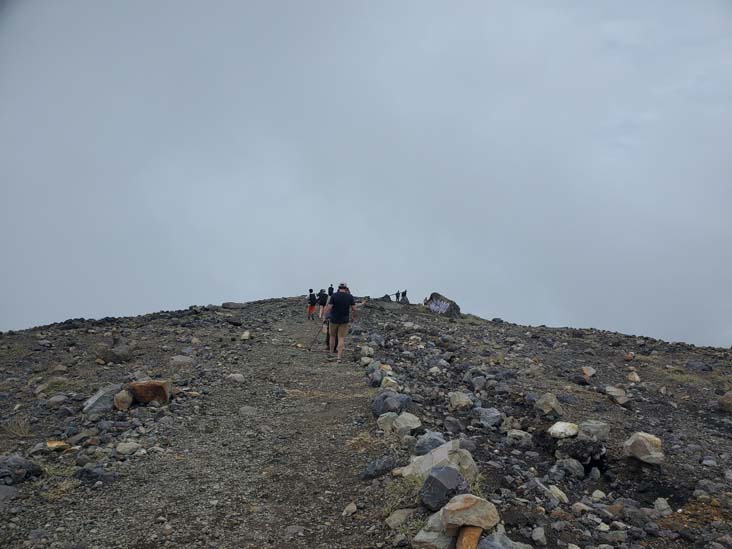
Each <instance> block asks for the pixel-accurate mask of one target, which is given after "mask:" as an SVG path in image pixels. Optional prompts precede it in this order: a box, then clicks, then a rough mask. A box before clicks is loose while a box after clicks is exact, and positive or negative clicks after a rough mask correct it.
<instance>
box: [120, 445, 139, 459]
mask: <svg viewBox="0 0 732 549" xmlns="http://www.w3.org/2000/svg"><path fill="white" fill-rule="evenodd" d="M140 448H142V446H141V445H140V444H138V443H137V442H120V443H119V444H117V453H118V454H119V455H121V456H130V455H132V454H134V453H135V452H137V451H138V450H139V449H140Z"/></svg>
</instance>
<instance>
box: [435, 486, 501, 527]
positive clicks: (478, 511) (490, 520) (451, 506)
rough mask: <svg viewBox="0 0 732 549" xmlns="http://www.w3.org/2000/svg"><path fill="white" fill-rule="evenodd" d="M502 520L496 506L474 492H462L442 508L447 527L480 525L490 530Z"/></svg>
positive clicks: (443, 521) (443, 519)
mask: <svg viewBox="0 0 732 549" xmlns="http://www.w3.org/2000/svg"><path fill="white" fill-rule="evenodd" d="M499 521H500V517H499V516H498V510H497V509H496V506H495V505H493V504H492V503H491V502H490V501H486V500H484V499H483V498H479V497H477V496H474V495H472V494H460V495H459V496H455V497H454V498H452V499H451V500H450V502H449V503H448V504H447V505H445V506H444V507H443V508H442V523H443V525H444V526H445V528H456V527H460V526H479V527H480V528H484V529H486V530H490V529H491V528H493V527H494V526H495V525H496V524H498V522H499Z"/></svg>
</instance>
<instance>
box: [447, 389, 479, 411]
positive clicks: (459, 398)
mask: <svg viewBox="0 0 732 549" xmlns="http://www.w3.org/2000/svg"><path fill="white" fill-rule="evenodd" d="M447 398H448V399H449V400H450V408H452V409H453V410H468V409H470V408H472V406H473V401H472V400H470V397H469V396H468V395H467V394H466V393H462V392H459V391H454V392H450V393H448V394H447Z"/></svg>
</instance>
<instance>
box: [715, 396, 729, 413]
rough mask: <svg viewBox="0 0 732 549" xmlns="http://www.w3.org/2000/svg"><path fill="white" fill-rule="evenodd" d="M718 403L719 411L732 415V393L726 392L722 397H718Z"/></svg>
mask: <svg viewBox="0 0 732 549" xmlns="http://www.w3.org/2000/svg"><path fill="white" fill-rule="evenodd" d="M718 403H719V409H720V410H722V411H723V412H730V413H732V391H727V392H726V393H725V394H724V396H722V397H720V399H719V401H718Z"/></svg>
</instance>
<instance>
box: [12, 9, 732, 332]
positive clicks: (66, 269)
mask: <svg viewBox="0 0 732 549" xmlns="http://www.w3.org/2000/svg"><path fill="white" fill-rule="evenodd" d="M0 14H2V17H1V18H0V150H1V151H2V160H3V161H2V163H1V164H0V166H1V168H0V170H1V171H0V173H1V174H2V177H1V178H0V190H1V191H2V198H3V200H2V201H1V204H2V206H0V208H1V210H0V213H1V214H2V218H1V219H0V247H1V249H2V257H3V261H2V263H3V269H2V272H3V284H2V286H1V287H0V288H1V289H0V311H1V312H0V329H10V328H20V327H25V326H29V325H34V324H41V323H46V322H51V321H56V320H62V319H64V318H68V317H73V316H93V317H94V316H95V317H98V316H104V315H122V314H137V313H143V312H149V311H153V310H158V309H161V308H177V307H184V306H187V305H190V304H193V303H204V304H205V303H210V302H220V301H222V300H229V299H241V300H245V299H256V298H263V297H270V296H280V295H291V294H296V293H300V292H304V291H305V290H306V289H307V288H308V287H311V286H313V287H316V288H319V287H321V286H325V285H326V284H327V283H328V282H337V281H338V279H348V281H349V282H350V283H351V286H352V288H353V289H354V291H356V292H357V293H359V294H372V295H377V294H383V293H384V292H386V291H392V292H393V291H396V290H397V289H403V288H404V287H406V288H408V289H409V290H410V296H411V298H412V299H413V300H419V299H421V298H422V297H424V296H425V295H426V294H427V293H429V292H430V291H431V290H433V289H438V290H440V291H442V292H443V293H445V294H447V295H450V296H453V297H454V298H455V299H456V300H458V302H459V303H460V304H461V305H462V307H463V309H464V310H466V311H469V312H474V313H476V314H480V315H482V316H487V317H493V316H501V317H503V318H505V319H507V320H511V321H515V322H520V323H531V324H541V323H544V324H549V325H574V326H593V327H599V328H606V329H614V330H619V331H625V332H630V333H638V334H646V335H653V336H657V337H662V338H665V339H671V340H688V341H691V342H694V343H699V344H716V345H724V346H728V345H730V344H732V315H731V314H730V313H731V309H732V297H730V294H729V292H728V286H729V283H730V280H732V255H730V253H729V251H728V248H729V242H730V239H731V237H732V221H730V216H729V204H730V202H731V201H732V185H730V181H731V176H732V157H731V155H730V154H729V143H730V142H732V70H731V69H732V6H730V4H729V3H728V2H725V1H722V0H719V1H713V0H708V1H705V2H701V3H699V2H683V1H678V2H660V1H648V2H643V3H640V4H639V3H636V2H592V3H587V2H580V1H568V2H563V3H561V5H560V4H557V3H552V4H547V3H545V2H538V1H536V2H524V3H521V4H520V5H517V3H515V2H510V3H509V2H492V3H486V2H469V3H462V4H460V5H459V6H455V5H448V4H445V3H441V2H400V3H393V2H369V3H367V4H357V3H339V2H308V3H302V2H266V3H265V2H262V3H254V2H235V1H230V2H227V1H223V0H219V1H218V2H214V3H209V4H206V5H204V4H203V3H200V2H193V1H190V2H186V1H175V2H172V1H171V2H164V1H159V2H154V3H150V2H143V1H129V2H120V3H97V2H90V1H81V0H76V1H68V2H63V3H53V2H8V3H6V4H4V5H2V11H0Z"/></svg>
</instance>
